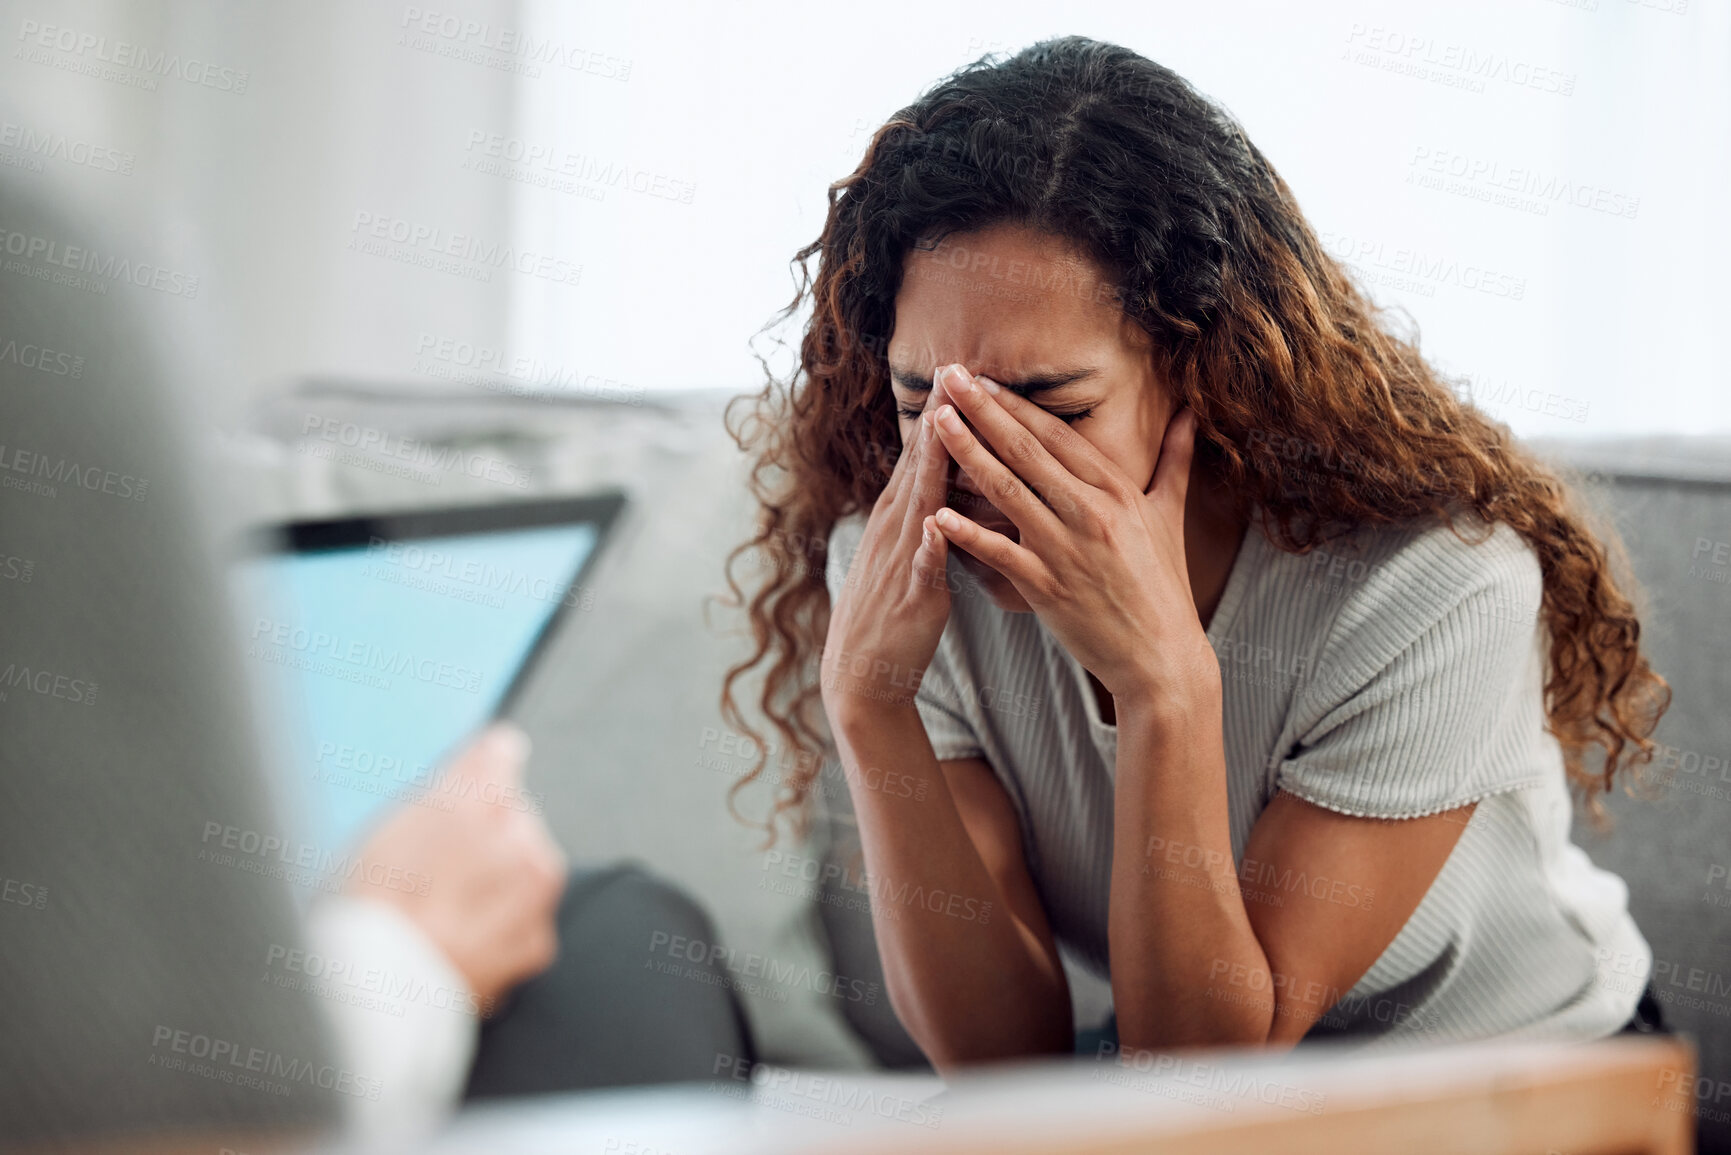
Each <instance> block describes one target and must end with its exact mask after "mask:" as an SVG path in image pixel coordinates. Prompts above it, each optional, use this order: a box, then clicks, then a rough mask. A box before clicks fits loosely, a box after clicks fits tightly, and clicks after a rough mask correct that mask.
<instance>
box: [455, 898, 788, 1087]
mask: <svg viewBox="0 0 1731 1155" xmlns="http://www.w3.org/2000/svg"><path fill="white" fill-rule="evenodd" d="M558 920H559V957H558V959H557V960H556V961H555V962H554V963H553V965H552V966H551V967H550V968H549V969H548V970H546V971H545V972H543V973H542V974H540V975H537V976H536V977H534V978H532V979H530V980H528V981H527V982H525V983H523V984H522V985H521V986H519V987H517V988H516V990H514V991H513V992H512V993H511V994H510V996H509V997H508V998H507V999H506V1000H505V1001H504V1003H503V1005H502V1006H501V1007H500V1008H499V1010H498V1011H497V1012H495V1013H494V1015H493V1016H492V1017H491V1018H489V1019H487V1020H486V1021H485V1022H483V1023H482V1024H481V1036H480V1041H479V1045H478V1047H477V1049H476V1053H475V1061H474V1064H473V1066H472V1067H471V1068H470V1071H469V1085H468V1090H467V1092H466V1096H465V1097H466V1098H469V1099H482V1098H492V1097H499V1096H507V1095H534V1094H546V1093H553V1092H559V1091H576V1090H584V1089H587V1088H595V1087H620V1086H629V1085H635V1084H643V1083H678V1082H702V1081H710V1080H725V1079H727V1078H729V1072H731V1071H734V1070H738V1069H740V1068H739V1066H738V1065H739V1064H748V1065H749V1064H751V1063H753V1062H755V1061H756V1054H755V1052H754V1049H753V1047H752V1042H751V1032H750V1029H749V1026H748V1024H747V1022H746V1018H745V1013H744V1011H743V1010H742V1008H741V1007H740V1004H739V999H738V996H737V995H736V994H735V993H734V991H733V989H732V987H731V986H730V984H729V977H730V976H729V975H728V973H727V971H726V970H725V968H723V967H722V966H720V965H719V964H717V963H715V962H713V961H709V962H692V961H689V956H690V955H693V954H695V955H696V956H697V957H699V958H702V957H703V956H704V954H705V953H706V952H704V951H701V950H688V951H687V957H682V958H680V959H679V961H678V965H677V966H670V965H668V960H669V959H670V957H671V955H670V951H669V944H672V943H674V942H676V941H678V942H684V943H696V944H710V943H714V942H715V941H716V937H715V931H714V928H713V927H712V926H711V925H710V922H709V918H708V916H707V915H705V914H704V912H703V910H702V908H700V907H699V906H698V905H697V903H696V902H694V901H693V900H692V899H691V898H690V897H689V896H687V895H686V894H684V893H683V892H682V891H680V890H678V889H676V888H675V887H673V886H672V885H671V884H669V883H666V882H663V881H661V880H659V879H657V878H655V877H653V876H652V875H650V874H649V873H648V872H647V871H645V870H643V869H642V868H640V867H637V866H631V865H623V864H621V865H613V866H605V867H598V868H591V869H587V870H579V871H574V872H573V873H572V875H571V879H570V881H569V883H568V884H567V885H566V888H565V895H564V898H563V899H562V900H561V901H560V905H559V914H558ZM658 964H659V965H658ZM744 1069H749V1066H747V1067H746V1068H744Z"/></svg>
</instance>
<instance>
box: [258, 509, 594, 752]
mask: <svg viewBox="0 0 1731 1155" xmlns="http://www.w3.org/2000/svg"><path fill="white" fill-rule="evenodd" d="M628 502H629V498H628V496H627V494H626V492H625V491H624V490H622V489H605V490H599V491H596V492H594V493H588V494H581V495H577V496H572V497H549V498H534V499H529V500H524V501H507V502H484V503H474V504H468V505H453V506H441V507H437V508H431V509H428V508H408V509H392V510H376V511H371V512H365V513H351V514H345V515H344V516H342V517H329V518H308V519H302V520H296V521H289V522H282V523H279V524H277V525H272V526H267V527H265V528H264V529H262V530H260V531H258V532H257V533H256V534H255V535H254V536H253V538H252V541H251V543H250V548H249V550H248V552H249V554H250V555H251V556H253V557H257V558H264V557H271V556H281V555H284V554H312V553H328V552H332V551H335V550H349V549H356V548H365V547H367V546H369V545H371V544H372V542H373V541H374V539H383V540H385V541H404V542H407V541H429V540H436V539H438V538H441V537H463V536H467V535H470V534H477V533H489V532H496V531H510V530H517V529H537V528H540V527H542V526H553V525H572V524H578V523H581V524H587V525H594V526H595V527H596V534H595V544H594V546H593V547H592V548H591V549H590V550H589V553H588V555H587V556H586V557H584V559H583V562H582V564H580V565H579V566H578V567H577V572H576V573H575V574H573V575H572V577H571V583H570V586H569V587H568V588H567V593H566V596H565V597H561V598H560V599H559V600H558V601H557V602H556V603H554V607H553V612H552V613H551V614H549V615H547V620H546V621H545V622H544V623H542V626H541V629H540V631H539V632H538V633H537V634H536V635H535V638H534V640H533V641H532V642H531V643H530V644H529V648H528V650H527V651H525V653H524V655H523V660H522V661H521V662H520V663H518V665H517V670H516V672H515V673H514V674H513V675H512V676H511V680H510V681H509V682H508V683H506V686H505V690H504V692H503V693H501V694H500V695H499V701H498V704H497V705H496V706H495V707H494V708H493V712H492V715H491V716H492V717H493V718H494V719H495V720H496V719H500V718H504V717H505V716H506V715H507V714H508V713H509V712H510V710H511V708H512V707H513V706H514V705H515V704H516V702H517V699H518V696H519V695H520V693H521V691H522V689H523V687H524V686H525V685H526V684H527V683H528V680H529V677H530V675H531V674H533V673H534V671H535V669H536V668H537V667H538V665H539V663H540V661H541V658H542V657H543V656H544V654H545V653H546V651H547V650H548V648H549V646H550V643H551V641H552V639H553V637H554V636H555V635H556V634H557V633H558V632H559V629H560V627H561V625H562V624H563V623H564V621H565V619H566V611H567V610H568V609H569V608H570V603H569V592H570V590H574V589H581V588H582V586H583V583H584V581H585V580H586V579H587V578H588V577H589V575H590V573H591V572H592V571H593V570H594V568H595V565H596V562H597V561H598V560H599V559H600V557H601V555H602V553H603V552H604V551H605V550H606V549H607V547H608V545H609V544H611V541H612V538H613V533H614V529H615V527H616V525H617V524H618V522H619V517H620V514H621V513H623V512H624V509H625V507H626V505H627V504H628Z"/></svg>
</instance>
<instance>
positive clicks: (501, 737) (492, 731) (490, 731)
mask: <svg viewBox="0 0 1731 1155" xmlns="http://www.w3.org/2000/svg"><path fill="white" fill-rule="evenodd" d="M486 742H487V745H488V746H489V747H490V748H491V749H492V751H493V754H494V755H495V756H496V757H499V758H511V759H514V760H517V761H526V760H527V759H528V757H529V735H527V734H525V733H523V731H522V730H521V729H519V728H518V727H517V726H515V725H513V724H512V723H510V722H495V723H493V724H492V725H491V726H489V727H487V733H486Z"/></svg>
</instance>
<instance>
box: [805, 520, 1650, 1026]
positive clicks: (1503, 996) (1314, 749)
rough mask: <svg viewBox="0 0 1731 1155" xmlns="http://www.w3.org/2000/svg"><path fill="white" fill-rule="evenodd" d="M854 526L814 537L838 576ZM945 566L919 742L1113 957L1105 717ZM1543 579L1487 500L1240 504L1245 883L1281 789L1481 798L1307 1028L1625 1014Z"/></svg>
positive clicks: (1635, 981) (1230, 604)
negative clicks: (1568, 753) (1415, 510)
mask: <svg viewBox="0 0 1731 1155" xmlns="http://www.w3.org/2000/svg"><path fill="white" fill-rule="evenodd" d="M864 525H865V519H864V516H863V515H856V516H854V517H852V518H847V519H844V520H843V521H842V522H841V523H840V524H838V525H837V526H836V528H835V531H834V532H833V533H832V535H831V538H830V550H829V567H828V575H827V577H828V582H829V588H830V596H831V598H832V599H833V598H834V597H835V595H836V592H837V591H838V590H839V589H840V587H841V581H842V579H843V577H844V576H845V574H846V570H847V565H848V563H849V562H851V560H852V558H853V554H854V550H855V549H856V548H857V545H858V542H859V538H860V534H861V532H862V530H863V528H864ZM1475 525H1476V526H1477V528H1478V530H1479V532H1473V528H1472V527H1474V526H1475ZM1462 527H1463V532H1465V533H1469V534H1470V535H1471V536H1473V537H1475V538H1476V537H1480V536H1481V535H1482V530H1483V524H1482V523H1475V522H1472V521H1468V520H1463V521H1462ZM950 579H951V580H950V585H951V588H952V589H956V588H958V587H960V592H958V593H956V594H955V595H954V597H953V598H952V604H951V616H950V621H949V625H948V626H947V628H946V629H945V631H944V635H943V639H942V641H941V642H940V643H939V645H938V650H937V654H936V656H935V658H934V659H933V662H932V665H931V668H930V669H929V670H928V671H927V672H926V674H925V676H924V677H923V679H922V680H921V683H920V688H919V691H918V696H917V701H918V707H919V711H920V715H921V717H922V718H923V720H924V721H925V724H926V732H927V734H928V735H929V737H930V738H931V742H932V748H933V751H934V753H935V754H936V755H937V757H938V759H939V761H944V760H948V759H956V758H976V757H977V758H984V759H985V760H986V761H987V762H989V763H990V764H991V766H992V768H993V770H994V772H995V773H996V775H997V777H998V779H999V781H1000V782H1001V783H1002V784H1003V786H1004V789H1005V790H1006V792H1007V793H1008V794H1009V797H1010V800H1011V802H1012V803H1013V804H1014V806H1015V810H1016V814H1017V817H1018V819H1019V820H1020V822H1021V829H1022V845H1023V850H1024V853H1025V854H1026V856H1027V862H1028V867H1029V871H1030V873H1031V874H1032V876H1033V879H1034V884H1035V886H1036V888H1037V889H1038V891H1039V894H1040V897H1041V900H1042V902H1043V903H1044V906H1045V909H1046V912H1047V914H1048V916H1049V917H1050V919H1051V923H1052V927H1053V931H1054V933H1055V934H1056V936H1057V938H1058V940H1059V942H1060V943H1061V944H1062V945H1063V946H1064V947H1065V948H1066V951H1067V953H1070V954H1071V955H1073V957H1074V958H1075V959H1076V960H1077V961H1079V962H1080V963H1081V964H1082V965H1083V966H1084V967H1085V968H1086V969H1088V970H1089V971H1092V972H1093V973H1094V974H1095V975H1097V976H1100V977H1102V978H1109V974H1108V962H1107V957H1108V956H1107V949H1106V921H1107V902H1108V896H1109V893H1110V884H1111V873H1112V802H1113V773H1114V765H1115V760H1116V756H1117V743H1118V735H1117V728H1116V727H1115V726H1110V725H1107V724H1105V723H1103V722H1102V721H1101V720H1100V715H1099V709H1098V704H1097V703H1096V702H1095V699H1094V694H1093V692H1092V689H1091V688H1090V686H1089V684H1088V678H1087V673H1086V671H1085V670H1084V669H1083V668H1082V666H1081V665H1080V664H1079V663H1078V662H1076V660H1075V659H1074V658H1072V657H1071V656H1070V654H1069V653H1068V651H1066V650H1065V649H1064V648H1063V646H1062V645H1061V644H1060V643H1059V642H1058V641H1057V640H1056V639H1055V638H1054V637H1053V636H1052V635H1051V634H1050V633H1049V632H1048V631H1047V630H1046V628H1045V627H1044V626H1043V625H1042V624H1041V622H1040V620H1039V618H1038V617H1036V616H1035V615H1033V614H1009V613H1005V612H1003V611H1002V610H999V609H998V608H997V607H996V606H995V605H993V604H992V602H991V600H990V599H989V598H988V597H986V596H985V594H984V593H983V592H982V591H981V590H980V589H979V588H978V586H977V585H976V584H975V583H974V582H973V581H972V579H971V578H970V577H969V576H968V574H967V573H966V571H965V570H963V569H961V567H960V566H959V565H958V563H957V562H956V560H955V559H954V558H952V559H951V561H950ZM1541 589H1542V583H1541V579H1540V572H1539V565H1538V559H1537V557H1536V555H1535V554H1534V553H1533V551H1532V549H1531V547H1530V546H1529V545H1528V544H1527V543H1526V542H1525V540H1524V539H1522V538H1521V537H1520V535H1519V534H1517V533H1516V532H1515V531H1514V530H1512V529H1510V528H1509V527H1508V526H1507V525H1502V524H1498V525H1496V526H1495V528H1494V531H1493V532H1492V533H1491V534H1490V536H1489V537H1487V538H1484V540H1482V541H1479V542H1477V543H1476V544H1469V543H1467V542H1465V541H1462V540H1461V539H1460V538H1458V537H1456V536H1455V534H1454V533H1453V532H1451V531H1450V530H1449V528H1448V527H1447V526H1446V525H1442V524H1440V523H1438V524H1435V525H1430V526H1422V527H1414V528H1396V529H1389V528H1382V529H1365V530H1360V531H1359V532H1357V533H1355V534H1353V535H1351V536H1350V537H1348V538H1345V539H1342V540H1339V541H1336V542H1334V543H1331V544H1330V546H1329V547H1327V549H1326V550H1318V551H1313V552H1312V553H1310V554H1308V555H1304V556H1298V555H1294V554H1289V553H1285V552H1283V551H1281V550H1279V549H1277V548H1275V547H1274V546H1273V545H1272V544H1270V543H1269V541H1268V540H1267V538H1266V537H1265V536H1264V534H1263V533H1262V531H1261V529H1260V528H1259V526H1258V525H1257V524H1255V523H1253V524H1252V526H1251V528H1250V529H1249V531H1248V532H1247V533H1246V534H1245V537H1244V543H1243V545H1242V546H1241V548H1240V549H1239V551H1238V557H1237V559H1236V560H1235V561H1234V563H1233V567H1232V571H1231V573H1230V575H1229V577H1228V579H1227V583H1226V588H1225V590H1224V592H1223V594H1222V595H1221V599H1220V604H1219V606H1218V608H1217V609H1216V610H1215V613H1214V617H1213V620H1212V621H1210V623H1209V625H1208V630H1207V634H1208V640H1209V642H1210V644H1212V645H1213V647H1214V651H1215V653H1216V655H1217V656H1218V658H1219V664H1220V673H1221V678H1222V687H1223V690H1224V707H1225V713H1224V722H1225V740H1226V778H1227V781H1226V789H1227V799H1228V807H1229V811H1230V817H1231V827H1232V831H1231V833H1232V850H1233V855H1234V858H1235V860H1236V862H1237V863H1238V865H1239V866H1240V868H1241V869H1240V877H1241V878H1242V879H1244V885H1245V888H1246V890H1247V891H1248V890H1251V889H1253V888H1254V887H1255V886H1256V885H1257V883H1256V878H1255V876H1256V874H1257V865H1256V864H1254V863H1253V864H1251V866H1250V869H1249V877H1246V873H1245V871H1244V869H1243V856H1244V847H1245V844H1246V841H1247V840H1248V838H1249V835H1250V830H1251V827H1253V826H1254V825H1255V823H1256V819H1257V817H1258V816H1259V815H1260V814H1261V813H1262V810H1263V808H1264V807H1265V806H1267V805H1268V802H1269V799H1270V798H1272V797H1273V795H1274V793H1275V791H1276V790H1286V791H1289V792H1291V793H1293V794H1295V795H1297V796H1298V797H1300V798H1303V799H1305V800H1306V801H1309V802H1311V803H1314V804H1315V805H1318V806H1323V807H1327V808H1328V809H1330V810H1336V811H1339V812H1341V813H1345V814H1352V815H1358V816H1365V817H1376V818H1411V817H1417V816H1420V815H1425V814H1434V813H1436V812H1438V811H1442V810H1449V809H1453V808H1455V807H1458V806H1463V805H1465V804H1466V803H1468V802H1472V801H1475V800H1476V801H1477V802H1478V807H1477V808H1476V809H1475V810H1474V812H1473V816H1472V819H1471V821H1470V822H1469V823H1468V825H1467V828H1466V830H1465V832H1464V833H1463V834H1462V836H1461V839H1460V841H1459V843H1458V844H1457V845H1456V847H1455V850H1454V852H1453V853H1452V854H1451V855H1450V856H1449V859H1448V861H1447V863H1446V865H1445V866H1444V867H1443V869H1442V872H1441V873H1440V874H1439V875H1438V876H1437V879H1436V881H1435V882H1434V883H1433V884H1432V886H1431V888H1430V891H1429V892H1428V893H1427V894H1426V895H1425V898H1424V900H1423V901H1422V902H1421V903H1420V904H1419V907H1418V909H1417V910H1416V911H1415V912H1414V913H1413V915H1412V917H1411V918H1410V919H1409V920H1408V921H1407V923H1406V925H1405V926H1404V927H1403V928H1402V930H1401V931H1400V933H1399V934H1398V935H1396V937H1395V939H1394V941H1393V942H1392V943H1390V944H1389V946H1388V948H1387V950H1385V951H1384V952H1383V954H1382V956H1381V957H1380V958H1378V959H1377V960H1376V962H1375V963H1374V964H1373V965H1372V966H1371V968H1370V970H1369V971H1367V972H1366V973H1365V974H1364V976H1363V977H1362V978H1361V979H1360V980H1359V982H1358V984H1357V985H1356V986H1355V987H1354V988H1353V989H1352V990H1351V991H1350V992H1348V993H1347V994H1346V995H1345V996H1344V997H1343V998H1342V1000H1341V1001H1340V1002H1339V1003H1338V1004H1337V1005H1336V1007H1335V1009H1334V1010H1332V1011H1331V1012H1329V1013H1328V1014H1327V1015H1325V1016H1324V1019H1323V1021H1322V1022H1321V1023H1319V1024H1318V1025H1317V1026H1316V1027H1315V1028H1314V1029H1313V1030H1312V1032H1311V1034H1312V1036H1313V1037H1316V1036H1322V1035H1332V1034H1349V1035H1355V1036H1361V1037H1365V1038H1367V1039H1397V1040H1410V1039H1413V1038H1415V1037H1418V1036H1425V1037H1428V1038H1431V1039H1433V1040H1436V1039H1469V1038H1481V1037H1486V1036H1492V1035H1496V1036H1520V1037H1530V1038H1565V1039H1568V1038H1577V1039H1583V1038H1595V1037H1599V1036H1603V1035H1607V1034H1611V1033H1613V1032H1615V1031H1616V1030H1618V1029H1619V1028H1620V1027H1621V1026H1622V1025H1623V1024H1624V1023H1625V1022H1626V1021H1627V1020H1628V1018H1629V1016H1630V1015H1631V1014H1632V1013H1633V1011H1634V1007H1635V1003H1636V1002H1637V1000H1638V999H1639V998H1640V994H1641V990H1642V988H1643V986H1644V985H1645V983H1646V979H1647V975H1648V972H1649V971H1650V969H1651V966H1652V952H1651V951H1650V949H1649V948H1648V946H1647V943H1646V941H1645V940H1644V939H1643V938H1642V937H1641V934H1640V932H1639V931H1638V930H1637V929H1636V927H1635V924H1634V921H1633V920H1632V919H1631V918H1630V917H1629V913H1628V893H1627V890H1626V888H1625V887H1624V885H1623V882H1622V880H1621V879H1619V878H1617V877H1616V876H1615V875H1612V874H1609V873H1607V872H1605V871H1602V870H1600V869H1598V868H1597V867H1595V866H1593V864H1592V863H1591V862H1590V861H1589V860H1588V858H1587V856H1586V855H1585V854H1584V853H1582V851H1581V850H1579V849H1578V848H1577V847H1575V846H1574V845H1572V844H1571V843H1570V841H1569V821H1570V814H1571V806H1570V799H1569V794H1568V789H1567V785H1566V782H1565V776H1564V771H1563V760H1562V750H1561V749H1560V747H1559V746H1558V744H1557V742H1556V739H1555V738H1554V737H1552V736H1551V735H1550V734H1549V733H1548V732H1547V731H1546V730H1545V716H1544V709H1543V697H1542V695H1543V682H1544V677H1545V672H1546V657H1545V637H1546V635H1545V630H1544V628H1543V626H1542V624H1541V623H1540V621H1539V617H1538V609H1539V598H1540V593H1541ZM1293 884H1294V883H1293V881H1292V880H1291V879H1275V880H1273V881H1272V882H1271V883H1268V884H1267V885H1271V886H1273V887H1274V888H1275V889H1276V890H1278V889H1280V888H1282V887H1290V886H1292V885H1293ZM1299 885H1303V883H1302V881H1301V882H1300V883H1299ZM1363 889H1364V890H1369V891H1374V889H1375V888H1374V886H1370V887H1365V888H1363ZM1361 896H1362V898H1363V900H1364V901H1374V896H1368V895H1362V892H1361ZM1339 900H1340V901H1350V900H1351V896H1350V894H1349V895H1345V896H1342V897H1341V898H1340V899H1339Z"/></svg>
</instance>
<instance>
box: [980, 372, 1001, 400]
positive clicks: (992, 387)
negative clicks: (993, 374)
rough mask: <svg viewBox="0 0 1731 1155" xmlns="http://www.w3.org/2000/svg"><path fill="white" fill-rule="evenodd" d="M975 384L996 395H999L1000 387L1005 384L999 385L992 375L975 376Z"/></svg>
mask: <svg viewBox="0 0 1731 1155" xmlns="http://www.w3.org/2000/svg"><path fill="white" fill-rule="evenodd" d="M974 384H976V385H978V386H979V387H980V388H981V389H984V390H985V391H986V392H987V393H990V394H992V395H994V396H996V395H997V392H998V390H999V389H1001V388H1003V386H1001V385H999V384H998V383H997V382H996V381H994V380H992V379H991V378H990V377H975V378H974Z"/></svg>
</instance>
